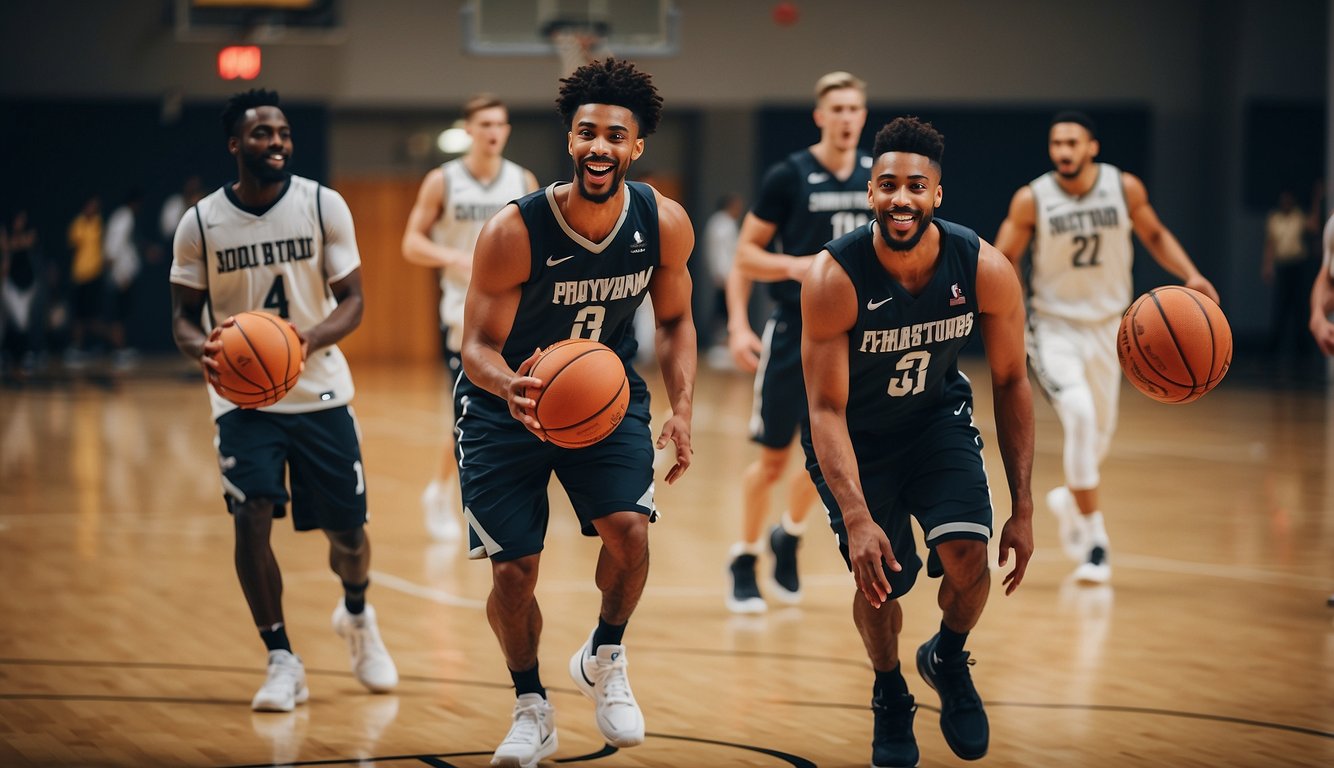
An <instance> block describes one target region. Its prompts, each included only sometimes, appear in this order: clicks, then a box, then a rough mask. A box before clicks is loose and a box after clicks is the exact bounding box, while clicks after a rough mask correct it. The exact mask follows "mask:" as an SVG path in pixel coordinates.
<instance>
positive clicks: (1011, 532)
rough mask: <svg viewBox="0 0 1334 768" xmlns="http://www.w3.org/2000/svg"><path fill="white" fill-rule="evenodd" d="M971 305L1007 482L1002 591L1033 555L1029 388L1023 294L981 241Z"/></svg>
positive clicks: (1001, 259)
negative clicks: (975, 312)
mask: <svg viewBox="0 0 1334 768" xmlns="http://www.w3.org/2000/svg"><path fill="white" fill-rule="evenodd" d="M977 297H978V299H977V306H978V310H979V311H980V312H981V317H980V318H979V323H980V324H981V330H982V341H983V343H984V344H985V345H986V352H987V363H988V364H989V365H990V367H991V394H992V402H993V404H994V405H993V409H994V411H995V418H996V438H997V443H998V445H999V447H1000V454H1001V462H1002V463H1004V464H1005V478H1006V480H1007V481H1008V482H1009V485H1010V519H1009V520H1006V521H1005V526H1004V527H1003V528H1002V529H1001V538H1000V558H999V561H998V562H999V565H1000V567H1002V568H1003V567H1005V565H1006V563H1007V562H1008V561H1009V557H1010V551H1011V550H1013V551H1014V570H1012V571H1010V572H1009V573H1008V574H1006V575H1005V578H1004V584H1005V594H1007V595H1008V594H1010V593H1011V592H1014V590H1015V588H1016V587H1018V586H1019V584H1020V582H1022V581H1023V580H1024V572H1025V571H1026V570H1027V569H1028V560H1029V558H1030V557H1032V556H1033V490H1032V487H1031V482H1032V477H1033V391H1032V388H1031V387H1030V386H1029V383H1028V367H1027V360H1026V348H1025V346H1024V296H1023V290H1022V289H1021V288H1020V286H1019V278H1018V277H1017V276H1016V275H1015V272H1014V270H1013V269H1012V268H1011V265H1010V262H1009V261H1008V259H1006V257H1005V255H1004V254H1002V253H1001V252H1000V250H999V249H997V248H994V247H992V246H991V245H990V244H989V243H987V242H985V241H984V242H983V243H982V250H981V251H980V252H979V254H978V259H977Z"/></svg>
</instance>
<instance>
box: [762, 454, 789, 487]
mask: <svg viewBox="0 0 1334 768" xmlns="http://www.w3.org/2000/svg"><path fill="white" fill-rule="evenodd" d="M786 466H787V451H786V450H776V449H773V448H766V449H764V450H763V451H761V452H760V458H759V459H758V460H757V461H756V462H755V474H756V475H757V476H758V477H759V478H760V479H761V480H763V481H764V482H765V483H776V482H778V478H780V477H782V475H783V469H784V468H785V467H786Z"/></svg>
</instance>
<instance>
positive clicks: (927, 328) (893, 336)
mask: <svg viewBox="0 0 1334 768" xmlns="http://www.w3.org/2000/svg"><path fill="white" fill-rule="evenodd" d="M972 331H973V313H972V312H966V313H964V314H962V315H956V316H954V317H948V318H945V319H944V320H932V321H931V322H929V323H913V324H912V325H905V326H903V327H902V328H890V329H888V330H867V331H863V332H862V346H861V348H860V349H859V350H857V351H858V352H869V353H871V354H879V353H883V352H902V351H904V350H906V349H911V348H913V347H920V346H923V345H926V344H932V343H935V342H940V341H948V340H950V339H957V338H962V337H964V336H967V335H968V334H970V333H972Z"/></svg>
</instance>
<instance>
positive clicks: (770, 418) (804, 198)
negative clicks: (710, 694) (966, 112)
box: [727, 72, 871, 613]
mask: <svg viewBox="0 0 1334 768" xmlns="http://www.w3.org/2000/svg"><path fill="white" fill-rule="evenodd" d="M812 116H813V118H814V120H815V125H816V126H817V127H818V128H819V129H820V141H819V142H817V143H815V144H813V145H811V146H809V147H806V148H805V149H802V150H799V151H797V152H793V153H792V154H791V155H789V156H788V157H786V158H784V159H783V160H781V161H779V162H778V163H776V164H774V165H773V166H772V167H770V168H769V170H768V171H767V172H766V173H765V176H764V181H763V182H762V183H761V184H760V190H759V194H758V197H757V199H756V202H755V206H754V207H753V208H752V209H751V210H750V212H749V213H747V214H746V218H745V219H744V220H743V221H742V223H741V232H740V235H739V238H738V243H737V251H736V261H735V263H734V264H733V266H732V274H731V275H729V277H728V296H727V309H728V319H727V327H728V331H729V334H728V347H729V349H730V350H731V352H732V356H733V358H734V359H735V361H736V363H737V365H738V366H740V367H741V369H742V370H746V371H754V372H755V399H754V405H753V407H752V411H751V418H750V435H751V439H752V440H753V441H755V442H756V443H758V444H759V446H760V455H759V458H758V459H757V460H756V461H755V462H754V463H752V464H751V465H750V466H748V467H747V468H746V470H745V472H744V474H743V475H742V477H741V494H742V499H741V540H740V541H738V542H737V543H735V544H733V545H732V549H731V551H730V552H729V557H730V564H729V566H728V570H729V572H730V575H731V582H732V583H731V585H730V589H729V591H728V593H727V607H728V608H729V609H730V610H732V611H733V612H736V613H759V612H762V611H764V610H765V607H766V606H765V602H764V598H763V596H762V595H761V594H760V589H759V584H758V583H757V581H756V577H755V566H756V561H757V559H758V557H759V554H760V552H761V550H762V548H763V544H762V543H761V541H760V536H761V534H762V533H763V530H764V522H765V520H767V519H768V518H769V507H770V498H769V497H770V495H771V493H772V490H773V488H774V486H775V485H776V484H777V483H778V481H779V480H780V479H782V476H783V471H784V469H785V468H786V466H787V463H788V454H789V452H790V450H791V447H792V441H793V439H794V438H795V437H796V435H797V430H798V427H799V426H800V425H801V424H802V423H804V422H805V421H806V419H807V413H806V391H805V388H804V384H803V383H802V378H801V304H800V300H801V281H802V280H803V279H804V278H805V276H806V271H807V270H809V269H810V266H811V262H812V261H813V260H814V258H815V254H817V253H819V252H820V250H821V249H823V248H824V245H825V243H827V242H829V241H830V240H833V239H834V238H837V237H840V236H842V235H844V234H846V233H848V232H851V231H852V230H854V229H856V228H857V227H859V226H861V225H863V224H865V223H867V222H869V221H870V220H871V214H870V210H869V209H868V208H867V205H866V185H867V182H869V181H870V178H871V156H870V155H868V154H866V153H865V152H862V151H861V150H859V149H858V148H857V145H858V143H859V142H860V141H861V136H862V128H864V127H865V125H866V83H865V82H863V81H862V80H860V79H859V78H857V77H855V76H853V75H851V74H849V73H847V72H830V73H829V74H827V75H825V76H823V77H821V78H820V79H819V80H818V81H816V83H815V110H814V112H813V115H812ZM771 246H772V247H773V248H774V250H773V251H771V250H769V248H770V247H771ZM753 281H759V282H766V283H769V292H770V295H771V296H772V297H773V299H774V301H775V302H776V307H775V309H774V312H773V315H772V316H771V317H770V318H769V321H768V323H767V324H766V325H765V327H764V338H763V340H761V339H760V338H759V337H757V336H756V335H755V332H754V331H753V330H751V327H750V318H749V313H748V311H747V308H748V305H749V303H750V290H751V283H752V282H753ZM787 491H788V492H787V509H786V511H784V512H783V515H782V518H781V520H780V522H779V524H778V525H775V526H773V528H771V529H770V530H769V536H768V543H769V549H770V551H771V552H772V553H773V585H774V594H775V596H776V597H777V598H778V599H779V600H780V601H782V602H784V603H789V604H791V603H796V602H798V601H799V600H800V599H801V581H800V579H799V577H798V574H797V545H798V544H799V543H800V537H801V534H802V533H803V532H804V531H805V529H806V515H807V513H809V512H810V509H811V506H812V505H813V504H814V503H815V499H816V493H815V487H814V486H812V485H811V482H810V478H809V477H807V476H806V474H805V473H804V472H794V473H793V474H792V476H791V478H790V480H789V482H788V488H787Z"/></svg>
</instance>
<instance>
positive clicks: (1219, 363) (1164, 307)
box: [1116, 285, 1232, 403]
mask: <svg viewBox="0 0 1334 768" xmlns="http://www.w3.org/2000/svg"><path fill="white" fill-rule="evenodd" d="M1116 356H1117V358H1118V359H1119V360H1120V361H1121V370H1122V371H1124V372H1125V375H1126V378H1127V379H1129V380H1130V383H1131V384H1133V385H1134V386H1135V389H1138V390H1139V391H1140V392H1143V393H1144V394H1145V395H1148V396H1149V397H1151V398H1153V399H1154V400H1157V401H1159V402H1162V403H1189V402H1191V401H1194V400H1198V399H1200V398H1201V397H1202V396H1204V393H1205V392H1208V391H1209V390H1211V389H1213V388H1214V387H1216V386H1218V382H1220V381H1222V380H1223V375H1224V374H1226V373H1227V369H1228V366H1229V365H1231V364H1232V329H1231V327H1230V326H1228V323H1227V317H1226V316H1224V315H1223V310H1221V309H1219V308H1218V305H1217V304H1215V303H1214V302H1213V300H1211V299H1210V298H1209V297H1208V296H1205V295H1204V294H1202V293H1200V292H1199V291H1194V290H1191V289H1190V288H1185V287H1182V286H1179V285H1168V286H1164V287H1161V288H1154V289H1153V290H1151V291H1149V292H1148V293H1146V294H1144V295H1143V296H1140V297H1139V298H1138V299H1136V300H1135V303H1134V304H1131V305H1130V309H1127V310H1126V313H1125V315H1123V316H1122V317H1121V329H1120V330H1119V331H1117V334H1116Z"/></svg>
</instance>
